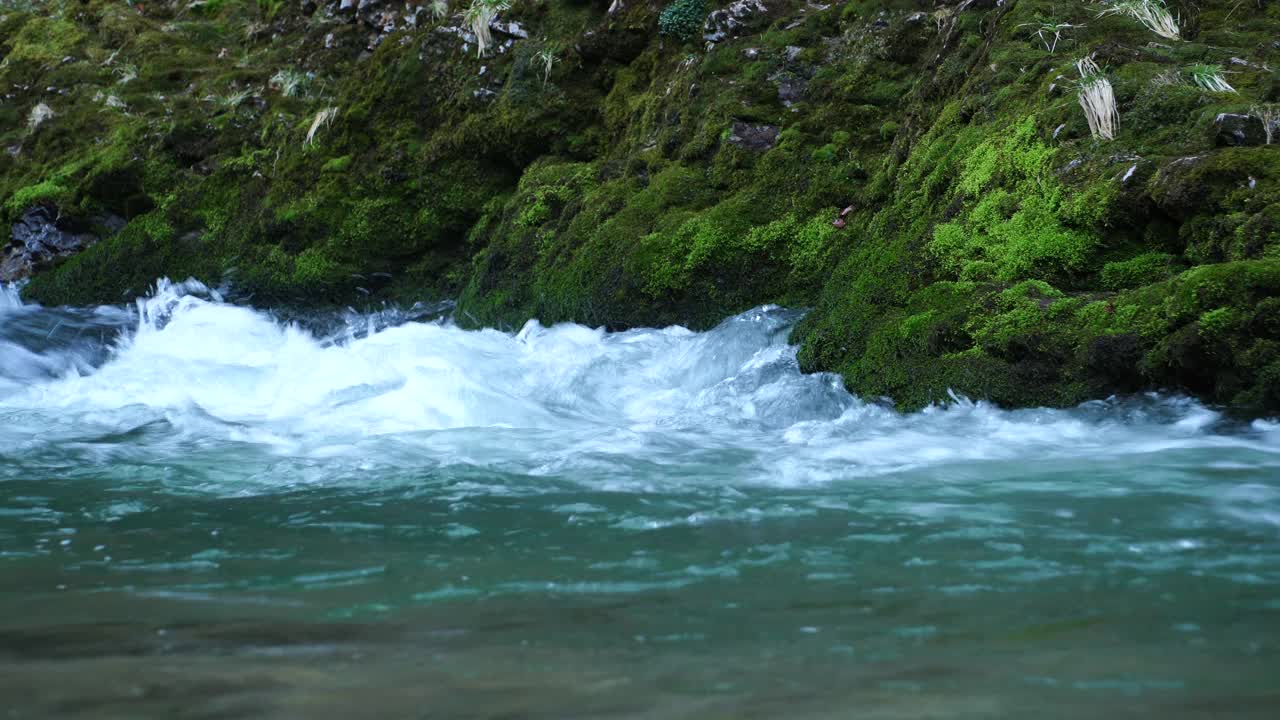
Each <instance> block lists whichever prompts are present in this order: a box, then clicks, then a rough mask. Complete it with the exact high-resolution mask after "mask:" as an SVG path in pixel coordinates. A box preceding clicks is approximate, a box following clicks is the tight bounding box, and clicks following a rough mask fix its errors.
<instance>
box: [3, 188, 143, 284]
mask: <svg viewBox="0 0 1280 720" xmlns="http://www.w3.org/2000/svg"><path fill="white" fill-rule="evenodd" d="M94 220H95V224H97V225H100V226H101V227H102V229H104V230H105V231H106V232H108V233H110V234H115V233H117V232H119V231H120V230H121V229H122V228H123V227H124V225H125V221H124V219H123V218H121V217H119V216H116V215H104V216H100V217H98V218H95V219H94ZM9 238H10V239H9V244H8V246H7V247H5V248H4V249H3V250H2V251H0V282H12V281H14V280H17V279H20V278H24V277H27V276H29V275H30V274H31V273H33V272H35V271H36V270H39V269H40V268H42V267H45V266H47V265H49V264H50V263H52V262H53V261H55V260H58V259H60V258H64V257H68V256H71V255H74V254H76V253H78V252H80V251H81V250H84V249H85V248H87V247H89V246H90V245H92V244H94V243H95V242H97V241H98V236H97V235H95V234H93V233H91V232H88V231H87V229H86V228H83V227H73V226H71V225H70V224H69V223H66V222H65V221H64V220H63V219H62V218H60V217H59V216H58V213H57V211H56V210H54V209H53V208H50V207H48V206H45V205H36V206H33V207H30V208H28V209H27V211H26V212H24V213H23V214H22V216H21V217H19V218H18V221H17V222H15V223H14V224H13V227H12V228H11V229H10V233H9Z"/></svg>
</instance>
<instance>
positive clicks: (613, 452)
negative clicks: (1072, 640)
mask: <svg viewBox="0 0 1280 720" xmlns="http://www.w3.org/2000/svg"><path fill="white" fill-rule="evenodd" d="M127 317H128V318H129V322H130V323H131V324H132V328H131V329H129V330H126V331H120V330H119V329H120V327H121V325H122V317H121V315H120V312H119V311H113V312H108V311H106V310H103V309H100V310H98V311H95V313H94V314H93V315H92V316H91V317H88V318H85V317H80V318H79V321H80V322H81V324H82V325H84V326H87V327H97V328H100V329H103V331H104V333H109V332H111V331H116V334H115V335H114V336H113V337H112V338H111V339H110V340H109V341H107V342H105V343H104V344H103V345H102V346H101V347H100V348H99V350H100V352H101V353H102V356H101V357H98V358H96V360H97V362H96V364H95V358H94V357H93V353H91V352H88V351H86V349H85V348H84V347H83V346H79V347H73V348H72V349H70V350H69V349H68V348H67V347H66V346H41V344H40V343H38V342H32V339H33V337H36V336H38V333H28V334H27V336H26V339H27V341H28V346H27V347H18V348H17V350H12V349H11V351H10V352H9V353H7V355H8V358H9V359H8V360H7V361H6V363H5V364H4V365H2V366H0V374H3V376H4V377H6V378H8V379H9V381H10V383H12V384H15V385H16V386H17V387H16V388H14V390H13V391H12V392H10V393H8V395H9V396H8V397H6V398H4V399H0V413H3V414H5V415H7V416H8V422H6V423H5V428H4V429H3V430H0V441H2V442H6V443H10V444H13V443H17V444H24V445H28V446H29V445H33V444H34V445H43V444H48V443H61V444H68V443H75V442H77V441H79V440H82V439H83V438H84V437H85V435H86V433H88V434H95V435H102V434H112V433H127V432H132V431H134V430H136V429H137V428H140V427H144V426H145V427H151V428H152V431H151V432H150V434H149V435H147V436H146V437H147V439H146V443H147V445H148V448H149V450H150V451H154V452H160V453H162V454H164V455H165V457H171V458H172V459H174V461H175V462H179V463H182V462H184V460H183V453H184V452H185V451H184V450H183V448H185V447H188V446H190V445H191V444H193V443H195V444H199V445H208V444H209V443H214V442H227V443H241V444H244V446H245V448H244V450H243V452H242V454H244V455H245V457H252V456H254V454H255V453H257V454H262V455H263V456H264V457H293V458H301V459H308V460H323V461H324V462H325V463H327V464H329V466H330V467H333V468H339V470H337V471H336V472H335V474H336V475H343V471H342V470H341V469H340V468H346V469H347V470H348V471H350V472H351V473H353V474H359V473H358V472H357V470H358V469H359V468H365V469H366V470H367V469H369V468H378V469H379V470H380V472H379V473H378V475H379V477H383V478H388V477H391V478H400V480H403V476H404V475H405V474H406V473H410V471H412V470H414V469H417V468H420V467H422V466H423V465H424V464H427V465H433V466H469V467H485V468H491V469H500V470H503V471H510V472H516V473H520V474H523V475H531V476H547V475H551V476H559V477H571V478H574V479H576V480H579V481H584V482H592V483H605V484H608V485H609V486H612V487H619V488H625V487H648V486H651V485H652V483H654V482H661V483H668V484H669V483H688V482H695V483H696V482H702V483H715V482H727V483H728V482H731V483H735V484H742V483H747V484H751V483H756V484H767V485H781V486H789V485H805V484H813V483H829V482H838V481H841V480H848V479H854V478H858V477H867V476H876V475H883V474H886V473H900V472H905V471H910V470H915V469H920V468H931V467H932V468H936V467H944V466H945V467H951V468H956V467H962V466H963V465H964V464H966V463H983V462H987V463H989V462H1018V461H1029V460H1033V459H1034V460H1035V461H1037V462H1043V461H1045V460H1053V459H1061V460H1063V461H1072V460H1074V459H1079V458H1082V457H1088V458H1092V459H1095V460H1096V459H1098V458H1105V457H1133V456H1140V455H1143V454H1150V453H1156V452H1164V451H1170V450H1194V449H1206V448H1221V447H1233V448H1241V449H1247V450H1250V451H1254V452H1257V453H1261V454H1263V456H1266V457H1274V456H1276V455H1277V454H1280V443H1277V436H1276V433H1274V432H1272V431H1270V430H1269V429H1268V428H1269V426H1267V425H1265V424H1255V426H1254V427H1253V428H1234V427H1228V426H1227V425H1226V424H1225V422H1224V420H1223V418H1222V417H1221V416H1220V415H1219V414H1218V413H1217V412H1215V411H1213V410H1210V409H1208V408H1206V407H1204V406H1203V405H1200V404H1198V403H1196V402H1194V401H1192V400H1188V399H1185V398H1170V397H1158V396H1149V397H1146V398H1139V399H1136V400H1128V401H1124V402H1115V401H1112V402H1095V403H1088V404H1085V405H1083V406H1081V407H1079V408H1076V409H1073V410H1046V409H1040V410H1019V411H1006V410H1001V409H998V408H995V407H992V406H991V405H989V404H986V403H982V402H970V401H968V400H964V399H962V398H956V401H955V402H952V403H951V404H950V405H949V406H947V407H945V408H943V407H932V408H929V409H927V410H925V411H924V412H920V413H914V414H901V413H897V412H895V411H893V410H891V409H888V408H886V407H883V406H880V405H875V404H869V403H865V402H862V401H859V400H857V399H855V398H853V397H851V396H850V395H848V394H847V393H846V392H845V391H844V390H843V388H842V386H841V383H840V381H839V378H838V377H836V376H833V375H827V374H814V375H803V374H801V373H800V372H799V369H798V365H797V362H796V357H795V348H793V347H791V346H788V345H787V344H786V336H787V331H788V329H789V328H790V326H791V325H792V324H793V323H794V321H795V320H796V319H797V315H796V313H794V312H791V311H787V310H784V309H781V308H777V307H772V306H766V307H761V308H757V309H755V310H752V311H749V312H746V313H743V314H741V315H738V316H735V317H733V318H730V319H728V320H726V321H725V322H723V323H722V324H720V325H719V326H718V327H716V328H714V329H712V330H710V331H707V332H703V333H695V332H691V331H689V330H686V329H684V328H680V327H670V328H665V329H642V330H632V331H627V332H619V333H607V332H604V331H603V330H599V329H592V328H587V327H583V326H580V325H573V324H561V325H556V326H553V327H545V326H543V325H541V324H539V323H537V322H530V323H528V324H527V325H525V327H524V328H523V329H521V330H520V331H519V332H517V333H514V334H513V333H503V332H498V331H495V330H480V331H467V330H462V329H459V328H457V327H455V326H453V325H451V324H450V323H448V322H446V321H440V320H437V321H431V322H405V323H403V324H399V325H391V326H388V324H387V322H386V317H385V316H384V317H382V320H381V322H373V321H371V320H370V318H369V317H367V316H347V318H346V323H345V326H344V327H342V328H339V329H338V330H337V331H335V332H334V333H332V334H331V335H329V336H327V337H323V336H317V335H315V334H313V333H311V332H308V331H307V330H304V329H303V328H301V327H300V326H299V325H297V324H293V323H283V322H280V321H279V320H277V319H276V318H275V317H273V316H271V315H269V314H267V313H264V312H260V311H256V310H253V309H250V308H246V307H238V306H235V305H230V304H227V303H226V302H223V300H222V298H221V296H219V295H218V293H216V292H215V291H211V290H209V289H208V288H207V287H205V286H203V285H201V284H199V283H196V282H194V281H188V282H185V283H170V282H167V281H162V282H161V283H159V284H158V285H157V288H156V290H155V292H154V293H153V294H152V295H151V296H149V297H147V298H144V299H141V300H139V301H138V302H137V304H136V307H135V308H134V310H133V312H132V313H131V314H129V315H127ZM67 321H68V320H67V318H66V317H64V316H58V315H56V314H55V315H48V317H46V318H45V322H46V323H66V322H67ZM80 335H81V337H83V335H84V332H83V329H82V332H81V334H80ZM10 344H11V345H12V342H11V343H10ZM55 418H56V419H58V420H59V421H58V422H54V419H55ZM69 419H73V420H74V421H73V422H68V420H69ZM156 423H160V424H161V425H159V426H158V425H156ZM161 426H162V427H163V431H160V430H156V428H158V427H161ZM51 428H55V429H51ZM249 462H250V464H252V462H257V463H261V462H266V460H264V459H262V458H259V459H257V460H253V461H249ZM231 474H232V475H234V474H235V473H231ZM243 474H244V475H245V476H257V475H259V473H255V472H251V471H249V470H247V469H246V470H245V471H244V472H243Z"/></svg>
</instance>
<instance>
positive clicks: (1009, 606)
mask: <svg viewBox="0 0 1280 720" xmlns="http://www.w3.org/2000/svg"><path fill="white" fill-rule="evenodd" d="M432 310H433V309H431V308H428V309H425V310H422V311H421V312H417V313H411V314H400V313H394V312H387V313H383V314H379V315H372V316H363V317H356V316H350V315H349V316H344V317H330V318H310V319H307V321H306V323H305V325H306V327H307V328H309V329H302V328H301V327H299V326H298V325H295V324H290V323H286V322H284V321H282V320H281V319H280V318H279V317H277V316H273V315H271V314H267V313H264V312H260V311H256V310H251V309H248V308H244V307H237V306H234V305H231V304H227V303H224V302H222V301H221V300H220V298H219V297H218V296H217V294H216V293H213V292H211V291H208V290H206V289H204V288H203V287H201V286H198V285H196V284H194V283H187V284H179V285H171V284H167V283H162V284H161V286H160V287H159V288H158V289H157V291H156V293H155V294H154V295H153V296H152V297H151V298H149V299H147V300H145V301H142V302H140V303H138V304H137V305H136V306H135V307H127V308H125V307H120V308H96V309H68V308H63V309H45V308H40V307H36V306H32V305H24V304H22V303H21V302H20V301H19V300H18V297H17V295H16V293H15V291H13V290H12V289H8V290H4V291H3V293H0V718H32V717H77V718H141V717H184V718H214V717H217V718H237V717H250V718H259V717H261V718H354V717H388V718H402V717H403V718H410V717H412V718H496V717H503V718H534V717H546V718H564V717H593V718H596V717H601V718H604V717H625V718H639V717H646V718H649V717H652V718H659V717H661V718H666V717H675V718H744V717H759V718H772V717H785V718H816V717H857V718H921V717H939V718H941V717H946V718H992V717H1012V718H1028V717H1041V718H1043V717H1088V718H1122V717H1160V718H1191V717H1195V718H1224V717H1240V718H1275V717H1280V425H1278V424H1276V423H1274V422H1270V421H1265V420H1259V421H1254V422H1252V423H1250V422H1241V421H1232V420H1230V419H1228V418H1226V417H1224V416H1222V415H1220V414H1219V413H1217V412H1214V411H1213V410H1211V409H1208V408H1206V407H1204V406H1202V405H1199V404H1197V403H1195V402H1193V401H1190V400H1186V399H1179V398H1173V397H1156V396H1150V397H1143V398H1135V399H1127V400H1122V401H1121V400H1116V401H1108V402H1096V403H1089V404H1086V405H1084V406H1081V407H1079V408H1076V409H1072V410H1065V411H1061V410H1022V411H1012V412H1011V411H1004V410H999V409H996V408H993V407H990V406H988V405H985V404H982V403H976V404H975V403H970V402H966V401H964V400H963V399H956V400H955V401H953V402H950V403H948V406H947V407H946V408H945V409H943V408H933V409H930V410H926V411H924V412H919V413H914V414H899V413H896V412H894V411H892V410H890V409H887V408H885V407H883V406H881V405H877V404H869V403H866V402H862V401H860V400H857V399H855V398H853V397H850V396H849V395H848V394H846V393H845V392H844V391H843V390H842V388H841V385H840V383H839V382H838V380H837V378H835V377H833V376H828V375H801V374H800V373H799V371H798V369H797V365H796V360H795V351H794V348H792V347H789V346H788V345H787V344H786V338H787V331H788V328H789V327H790V326H791V324H792V323H793V322H794V321H795V319H796V315H795V314H794V313H791V312H788V311H786V310H782V309H779V308H773V307H765V308H759V309H756V310H753V311H751V312H748V313H745V314H743V315H739V316H737V317H733V318H730V319H728V320H726V321H725V322H724V323H723V324H721V325H720V326H719V327H717V328H715V329H713V330H711V331H708V332H704V333H694V332H690V331H687V330H684V329H680V328H668V329H663V330H634V331H630V332H621V333H605V332H602V331H598V330H592V329H589V328H585V327H581V326H576V325H558V326H555V327H550V328H547V327H542V326H539V325H537V324H532V323H531V324H530V325H528V326H526V327H525V328H524V329H523V330H521V331H520V332H519V333H516V334H510V333H502V332H497V331H493V330H486V331H478V332H477V331H464V330H461V329H458V328H456V327H454V326H452V325H450V324H449V323H448V322H447V321H443V320H438V319H432V317H431V313H432Z"/></svg>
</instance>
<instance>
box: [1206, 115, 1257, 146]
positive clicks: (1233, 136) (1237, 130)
mask: <svg viewBox="0 0 1280 720" xmlns="http://www.w3.org/2000/svg"><path fill="white" fill-rule="evenodd" d="M1213 141H1214V143H1216V144H1217V145H1218V146H1224V145H1262V144H1265V143H1266V141H1267V132H1266V127H1265V126H1264V125H1263V124H1262V119H1261V118H1258V117H1255V116H1253V115H1244V114H1241V113H1219V115H1218V116H1217V117H1216V118H1214V119H1213Z"/></svg>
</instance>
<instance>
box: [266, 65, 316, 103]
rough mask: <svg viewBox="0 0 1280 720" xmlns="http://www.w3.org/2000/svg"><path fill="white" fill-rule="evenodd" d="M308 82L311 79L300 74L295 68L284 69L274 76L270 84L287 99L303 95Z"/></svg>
mask: <svg viewBox="0 0 1280 720" xmlns="http://www.w3.org/2000/svg"><path fill="white" fill-rule="evenodd" d="M308 80H310V78H308V77H307V76H306V74H305V73H301V72H298V71H297V70H294V69H293V68H284V69H282V70H280V71H279V72H277V73H276V74H275V75H272V76H271V80H269V81H268V84H269V85H270V86H271V87H272V88H275V89H276V90H278V91H279V92H280V94H281V95H283V96H285V97H296V96H297V95H299V94H301V93H302V91H303V89H304V88H305V87H306V84H307V81H308Z"/></svg>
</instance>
